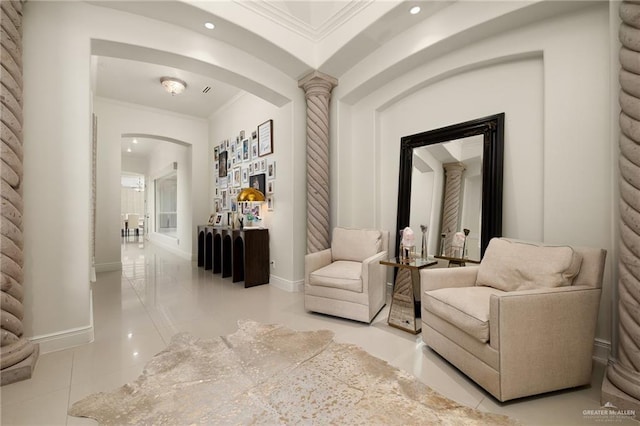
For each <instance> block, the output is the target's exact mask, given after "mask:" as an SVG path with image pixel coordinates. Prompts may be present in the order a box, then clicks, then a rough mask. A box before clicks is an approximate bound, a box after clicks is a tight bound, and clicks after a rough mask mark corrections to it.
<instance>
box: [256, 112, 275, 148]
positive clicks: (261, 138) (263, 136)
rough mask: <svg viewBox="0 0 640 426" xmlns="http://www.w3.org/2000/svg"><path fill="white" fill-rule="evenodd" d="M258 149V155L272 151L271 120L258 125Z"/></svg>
mask: <svg viewBox="0 0 640 426" xmlns="http://www.w3.org/2000/svg"><path fill="white" fill-rule="evenodd" d="M258 151H259V155H260V157H262V156H264V155H269V154H271V153H273V120H267V121H265V122H264V123H262V124H261V125H259V126H258Z"/></svg>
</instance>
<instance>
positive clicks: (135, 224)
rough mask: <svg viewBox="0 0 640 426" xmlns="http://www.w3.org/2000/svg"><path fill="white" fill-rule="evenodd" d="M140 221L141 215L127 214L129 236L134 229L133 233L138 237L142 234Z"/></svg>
mask: <svg viewBox="0 0 640 426" xmlns="http://www.w3.org/2000/svg"><path fill="white" fill-rule="evenodd" d="M139 221H140V216H139V215H137V214H131V213H129V214H128V215H127V225H128V229H127V236H129V235H130V234H129V233H130V232H132V231H133V235H134V236H136V237H137V236H138V235H139V234H140V228H139V226H140V224H139Z"/></svg>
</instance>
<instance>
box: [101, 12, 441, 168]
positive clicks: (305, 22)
mask: <svg viewBox="0 0 640 426" xmlns="http://www.w3.org/2000/svg"><path fill="white" fill-rule="evenodd" d="M88 2H89V3H92V4H94V5H97V6H102V7H108V8H111V9H117V10H120V11H124V12H128V13H135V14H137V15H141V16H145V17H148V18H152V19H156V20H160V21H164V22H167V23H169V24H172V25H177V26H180V27H183V28H186V29H189V30H191V31H195V32H198V33H200V34H203V35H206V36H207V37H210V38H213V39H216V40H219V41H223V42H225V43H228V44H231V45H233V46H235V47H236V48H238V49H241V50H243V51H245V52H247V53H248V54H251V55H253V56H255V57H256V58H258V59H261V60H263V61H265V62H267V63H269V64H270V65H272V66H273V67H275V68H277V69H279V70H280V71H282V72H283V73H285V74H286V75H288V76H289V77H291V78H293V79H299V78H301V77H303V76H304V75H306V74H307V73H309V72H311V71H312V70H314V69H318V70H320V71H322V72H325V73H327V74H329V75H332V76H334V77H336V78H338V79H339V78H340V76H341V75H342V74H344V73H345V72H346V71H348V70H349V69H350V68H351V67H352V66H353V65H355V64H356V63H358V62H359V61H360V60H361V59H363V58H364V57H366V56H367V55H368V54H370V53H371V52H373V51H374V50H375V49H377V48H378V47H380V46H381V45H382V44H384V43H385V42H386V41H388V40H390V39H391V38H392V37H394V36H396V35H397V34H399V33H400V32H402V31H405V30H407V29H408V28H410V27H411V26H413V25H415V24H417V23H418V22H420V21H422V20H424V19H426V18H427V17H429V16H431V15H433V14H434V13H435V12H437V11H438V10H440V9H442V8H444V7H447V6H448V5H449V4H450V3H451V2H449V1H437V2H431V1H429V2H427V1H425V0H407V1H405V0H296V1H280V0H209V1H191V0H183V1H176V0H166V1H145V0H143V1H88ZM415 4H420V6H421V7H422V11H421V13H419V14H418V15H411V14H409V13H408V11H409V9H410V7H411V6H414V5H415ZM229 10H235V12H236V14H235V15H234V14H233V13H230V12H229ZM204 22H213V23H215V25H216V28H215V29H213V30H208V29H206V28H204V25H203V24H204ZM256 27H260V28H264V30H263V31H261V32H260V33H259V34H258V33H256V32H254V31H251V30H250V28H256ZM114 56H117V55H104V56H96V57H95V58H94V61H93V64H94V67H95V71H96V73H95V77H96V78H95V93H96V95H97V96H100V97H103V98H109V99H114V100H117V101H122V102H127V103H133V104H138V105H141V106H144V107H150V108H157V109H162V110H166V111H171V112H174V113H179V114H186V115H189V116H194V117H200V118H208V117H209V116H210V115H211V114H213V113H214V112H215V111H217V110H218V109H219V108H221V107H222V106H224V105H225V104H227V103H228V102H230V101H232V100H233V99H234V98H235V97H238V96H240V95H241V94H242V93H243V91H242V90H241V89H239V88H237V87H233V86H230V85H228V84H225V83H223V82H221V81H219V80H216V79H214V78H211V77H209V76H206V75H202V74H196V73H193V72H187V71H185V70H183V69H178V68H172V67H169V66H163V65H159V64H153V63H149V62H143V61H140V60H134V59H131V58H128V59H122V58H120V57H114ZM163 76H168V77H177V78H179V79H181V80H183V81H185V82H186V83H187V89H186V91H185V92H184V93H182V94H181V95H176V96H172V95H171V94H169V93H167V92H166V91H165V90H164V89H163V87H162V86H161V85H160V77H163ZM123 81H126V82H127V84H122V82H123ZM207 87H210V88H211V89H210V90H209V91H207V93H203V89H205V88H207ZM126 142H129V141H123V144H122V145H123V154H125V155H126V154H127V153H126V149H127V148H128V147H129V146H131V144H130V143H126ZM138 148H141V146H139V147H138Z"/></svg>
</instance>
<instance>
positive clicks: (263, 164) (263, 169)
mask: <svg viewBox="0 0 640 426" xmlns="http://www.w3.org/2000/svg"><path fill="white" fill-rule="evenodd" d="M260 171H261V172H266V171H267V160H265V159H264V158H263V159H262V160H260Z"/></svg>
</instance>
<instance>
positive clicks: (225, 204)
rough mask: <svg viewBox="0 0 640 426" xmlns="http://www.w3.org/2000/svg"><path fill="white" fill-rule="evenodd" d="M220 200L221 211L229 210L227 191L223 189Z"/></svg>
mask: <svg viewBox="0 0 640 426" xmlns="http://www.w3.org/2000/svg"><path fill="white" fill-rule="evenodd" d="M220 198H221V199H222V205H221V208H222V210H227V209H228V208H229V198H228V197H227V190H226V189H223V190H222V191H221V192H220Z"/></svg>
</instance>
